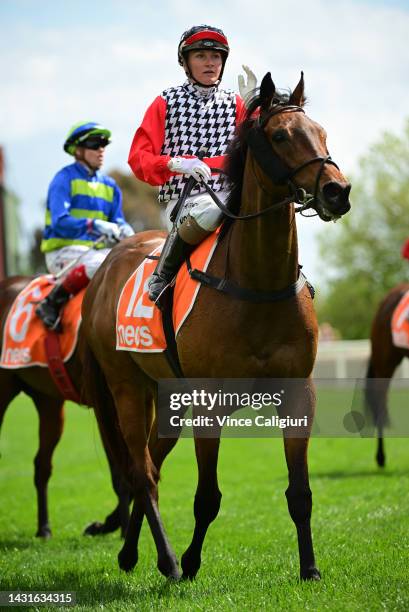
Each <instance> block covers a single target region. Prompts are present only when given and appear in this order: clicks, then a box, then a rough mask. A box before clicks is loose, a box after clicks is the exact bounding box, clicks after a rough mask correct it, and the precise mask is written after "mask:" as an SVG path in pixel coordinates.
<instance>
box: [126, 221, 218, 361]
mask: <svg viewBox="0 0 409 612" xmlns="http://www.w3.org/2000/svg"><path fill="white" fill-rule="evenodd" d="M218 235H219V232H218V230H216V232H213V234H211V235H210V236H209V237H208V238H206V240H204V241H203V242H202V243H201V244H200V245H199V246H198V247H197V249H196V250H195V251H194V252H193V253H192V255H191V257H190V260H191V264H192V268H197V269H198V270H203V271H206V269H207V266H208V265H209V262H210V260H211V258H212V255H213V252H214V250H215V248H216V244H217V238H218ZM162 246H163V245H161V246H159V247H157V248H156V249H155V250H154V251H153V252H152V253H151V254H150V256H156V257H157V256H158V255H159V254H160V252H161V250H162ZM156 263H157V262H156V259H155V260H152V259H149V258H147V259H144V260H143V262H142V263H141V264H140V265H139V266H138V268H137V269H136V270H135V272H134V273H133V274H132V276H130V277H129V279H128V280H127V281H126V283H125V285H124V287H123V289H122V293H121V295H120V298H119V302H118V308H117V313H116V348H117V350H118V351H133V352H137V353H160V352H162V351H164V350H165V349H166V339H165V333H164V331H163V324H162V312H161V311H160V310H159V308H157V307H156V306H155V305H154V304H153V303H152V302H151V301H150V299H149V297H148V279H149V277H150V275H151V274H152V272H153V271H154V269H155V267H156ZM199 289H200V284H199V283H198V282H197V281H195V280H192V279H191V278H190V275H189V272H188V269H187V266H186V263H184V264H183V265H182V267H181V269H180V270H179V272H178V274H177V277H176V283H175V288H174V294H173V313H172V316H173V327H174V330H175V335H177V333H178V331H179V330H180V328H181V327H182V325H183V323H184V321H185V320H186V318H187V316H188V315H189V313H190V311H191V310H192V308H193V304H194V302H195V299H196V296H197V294H198V291H199Z"/></svg>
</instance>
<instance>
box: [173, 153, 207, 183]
mask: <svg viewBox="0 0 409 612" xmlns="http://www.w3.org/2000/svg"><path fill="white" fill-rule="evenodd" d="M168 168H169V170H171V171H172V172H178V173H179V174H187V175H188V176H193V177H194V178H195V179H196V180H197V181H201V180H204V181H208V180H209V179H210V178H211V176H212V173H211V171H210V168H209V166H208V165H207V164H205V163H204V162H202V161H201V160H200V159H198V158H197V157H192V158H189V159H187V158H186V157H173V158H172V159H171V160H170V161H169V162H168Z"/></svg>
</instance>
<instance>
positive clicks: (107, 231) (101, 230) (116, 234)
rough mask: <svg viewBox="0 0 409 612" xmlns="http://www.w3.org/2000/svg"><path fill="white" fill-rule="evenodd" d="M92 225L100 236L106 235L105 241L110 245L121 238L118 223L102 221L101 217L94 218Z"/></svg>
mask: <svg viewBox="0 0 409 612" xmlns="http://www.w3.org/2000/svg"><path fill="white" fill-rule="evenodd" d="M93 226H94V229H95V230H96V231H97V232H98V234H99V235H100V236H106V239H107V243H108V244H109V245H111V246H113V245H114V244H116V243H117V242H119V240H120V239H121V237H120V236H121V233H120V229H119V225H117V224H116V223H111V222H110V221H103V220H102V219H94V223H93Z"/></svg>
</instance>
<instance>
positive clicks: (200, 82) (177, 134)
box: [128, 25, 256, 301]
mask: <svg viewBox="0 0 409 612" xmlns="http://www.w3.org/2000/svg"><path fill="white" fill-rule="evenodd" d="M228 55H229V44H228V41H227V38H226V36H225V35H224V33H223V32H222V30H219V29H217V28H214V27H211V26H207V25H201V26H195V27H192V28H190V29H189V30H187V31H186V32H185V33H184V34H183V35H182V38H181V40H180V43H179V46H178V61H179V64H180V65H181V66H182V67H183V69H184V71H185V74H186V76H187V80H186V81H185V83H184V84H183V85H179V86H177V87H171V88H169V89H166V90H165V91H163V92H162V94H161V95H160V96H158V97H157V98H156V99H155V100H154V101H153V103H152V104H151V105H150V106H149V108H148V109H147V111H146V113H145V116H144V118H143V121H142V124H141V126H140V127H139V128H138V129H137V131H136V133H135V136H134V139H133V142H132V146H131V150H130V153H129V159H128V163H129V165H130V166H131V168H132V170H133V172H134V173H135V175H136V176H137V177H138V178H139V179H141V180H142V181H145V182H147V183H149V184H150V185H157V186H160V189H159V202H160V203H162V204H164V205H165V206H166V221H167V225H168V230H169V231H170V233H169V236H168V238H167V240H166V242H165V244H164V246H163V250H162V254H161V257H160V259H159V262H158V264H157V266H156V269H155V271H154V273H153V274H152V276H151V278H150V281H149V298H150V299H151V300H152V301H156V300H157V298H158V297H159V296H160V294H161V293H162V291H163V290H164V289H165V288H166V286H167V285H168V284H169V283H170V282H171V280H172V278H173V277H174V275H175V274H176V272H177V271H178V269H179V267H180V265H181V263H182V262H183V259H184V254H185V250H186V249H187V248H189V246H191V245H196V244H198V243H199V242H201V241H202V240H203V239H204V238H205V237H206V236H207V235H208V234H210V233H211V232H213V231H214V230H215V229H216V228H217V227H218V225H219V224H220V222H221V218H222V213H221V212H220V210H219V208H218V207H217V206H216V204H215V203H214V201H213V200H212V198H211V197H210V196H209V195H208V193H207V192H206V190H205V188H204V186H203V185H202V184H201V182H202V181H205V182H207V183H208V185H210V186H211V187H212V189H213V190H214V191H215V192H216V193H217V195H218V197H219V198H220V199H221V200H222V201H223V202H225V201H226V198H227V195H228V184H227V181H226V179H225V178H224V177H223V175H221V174H217V173H212V171H211V170H210V167H213V168H223V166H224V163H225V159H226V152H227V146H228V144H229V142H230V140H231V139H232V137H233V135H234V132H235V129H236V127H237V125H238V124H239V123H241V121H242V120H243V119H244V116H245V105H244V103H243V99H242V98H241V97H240V96H238V95H236V94H235V93H234V92H233V91H230V90H226V89H222V88H221V87H220V82H221V79H222V76H223V71H224V67H225V64H226V60H227V57H228ZM243 68H244V70H245V71H246V73H247V76H248V85H247V86H246V85H245V84H244V82H243V79H242V78H241V79H239V86H240V90H241V92H243V93H246V92H247V91H248V90H249V89H250V83H251V85H252V86H253V87H255V85H256V81H255V77H254V75H253V74H252V73H251V71H250V70H249V69H248V68H247V67H243ZM202 149H205V151H206V153H205V155H204V158H203V159H202V160H201V159H198V154H199V153H200V151H201V150H202ZM190 176H193V177H194V178H195V179H197V180H198V181H199V183H197V184H196V185H195V187H194V188H193V189H192V191H191V194H190V197H188V198H187V200H186V202H185V208H184V212H183V213H182V214H181V215H180V218H179V221H178V227H172V223H171V221H170V219H169V217H170V213H171V212H172V209H173V208H174V206H175V204H176V202H177V201H178V199H179V197H180V195H181V193H182V190H183V187H184V185H185V184H186V182H187V181H188V179H189V177H190Z"/></svg>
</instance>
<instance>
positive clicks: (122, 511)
mask: <svg viewBox="0 0 409 612" xmlns="http://www.w3.org/2000/svg"><path fill="white" fill-rule="evenodd" d="M31 280H32V277H27V276H13V277H9V278H7V279H5V280H3V281H1V282H0V334H1V337H0V354H1V350H2V342H3V333H2V330H3V328H4V325H5V322H6V319H7V315H8V312H9V310H10V308H11V306H12V304H13V302H14V300H15V298H16V297H17V295H18V294H19V293H20V291H22V290H23V289H24V287H26V286H27V285H28V283H29V282H30V281H31ZM79 335H81V331H80V334H79ZM79 344H80V343H79ZM65 365H66V368H67V371H68V374H69V376H70V378H71V381H72V382H73V384H74V387H75V388H76V389H77V391H81V387H82V364H81V358H80V349H79V348H78V347H77V348H76V349H75V351H74V353H73V355H72V357H71V358H70V359H69V360H68V361H67V362H66V364H65ZM0 389H1V392H0V429H1V425H2V422H3V418H4V414H5V412H6V410H7V407H8V406H9V404H10V403H11V402H12V400H13V399H14V398H15V397H16V396H17V395H18V394H19V393H20V392H24V393H26V394H27V395H28V396H29V397H30V398H31V399H32V400H33V402H34V404H35V407H36V409H37V412H38V416H39V420H40V430H39V448H38V452H37V454H36V456H35V459H34V483H35V487H36V490H37V532H36V536H37V537H41V538H48V537H50V536H51V528H50V521H49V516H48V500H47V497H48V495H47V492H48V481H49V479H50V476H51V471H52V457H53V453H54V450H55V448H56V446H57V444H58V442H59V440H60V438H61V435H62V433H63V428H64V397H63V395H62V393H61V391H60V390H59V389H58V388H57V386H56V384H55V383H54V381H53V379H52V377H51V374H50V372H49V370H48V368H44V367H39V366H33V367H27V368H16V369H5V368H1V367H0ZM103 442H104V440H103ZM107 457H108V463H109V466H110V469H111V478H112V485H113V488H114V490H115V493H116V494H117V496H118V504H117V507H116V508H115V509H114V510H113V512H111V513H110V514H109V515H108V516H107V517H106V519H105V521H104V522H103V523H100V522H98V521H96V522H94V523H91V524H90V525H89V526H88V527H86V529H85V532H84V533H85V534H86V535H98V534H105V533H110V532H112V531H115V530H116V529H118V528H119V527H120V528H121V530H122V533H124V532H125V529H126V527H127V523H128V518H129V509H128V508H129V495H128V490H127V489H126V487H124V484H123V481H122V479H121V477H120V476H119V474H118V472H117V471H116V470H115V468H114V467H113V465H112V461H111V460H110V457H109V454H107Z"/></svg>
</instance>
